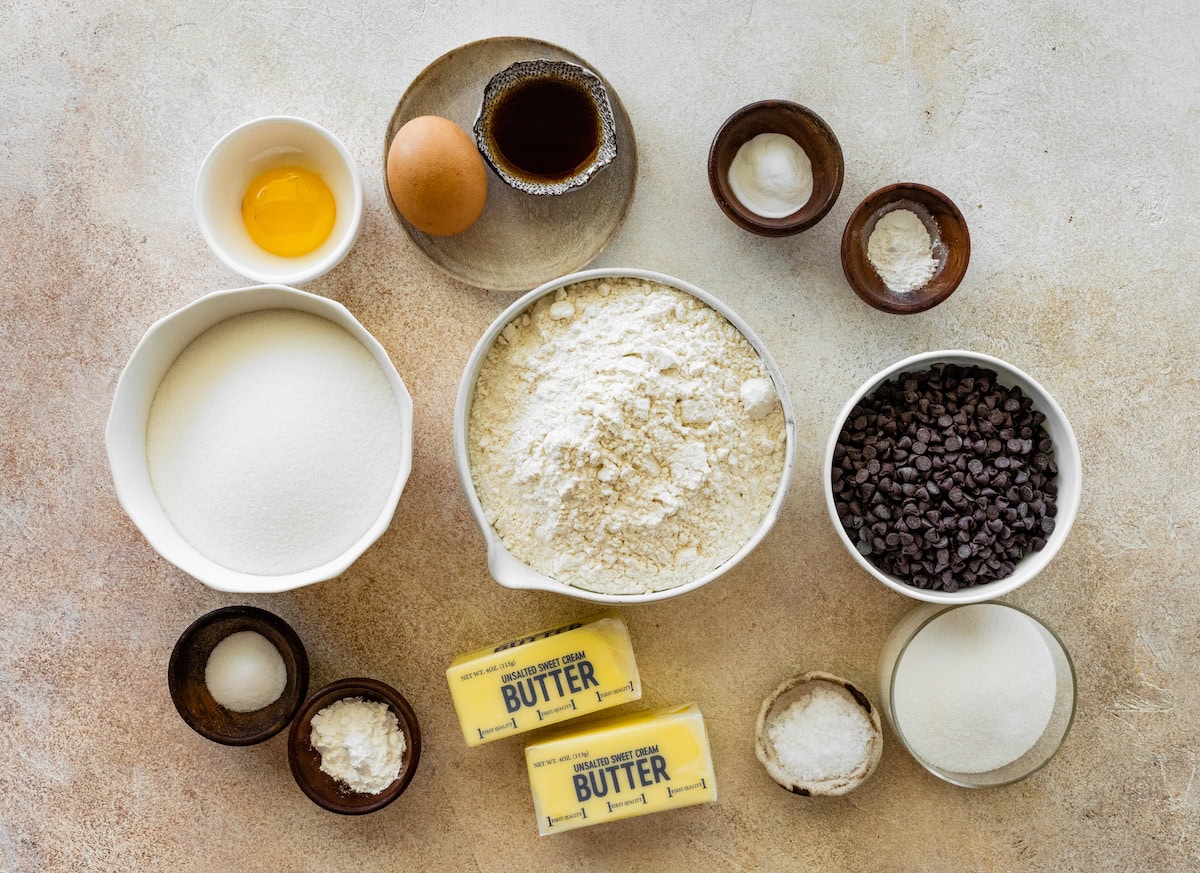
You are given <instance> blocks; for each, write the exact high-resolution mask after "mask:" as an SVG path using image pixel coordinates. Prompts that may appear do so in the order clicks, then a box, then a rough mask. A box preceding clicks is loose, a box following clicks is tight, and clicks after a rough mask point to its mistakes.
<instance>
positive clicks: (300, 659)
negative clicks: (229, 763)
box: [167, 606, 308, 746]
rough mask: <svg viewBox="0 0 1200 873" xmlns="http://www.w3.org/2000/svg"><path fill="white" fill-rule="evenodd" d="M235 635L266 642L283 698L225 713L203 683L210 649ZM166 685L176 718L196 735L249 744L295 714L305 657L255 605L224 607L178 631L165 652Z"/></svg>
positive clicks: (292, 637) (279, 623) (291, 635)
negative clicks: (278, 661)
mask: <svg viewBox="0 0 1200 873" xmlns="http://www.w3.org/2000/svg"><path fill="white" fill-rule="evenodd" d="M240 631H255V632H257V633H260V634H262V635H263V636H264V637H266V638H267V639H268V640H270V641H271V643H272V644H273V645H274V646H275V648H276V649H278V650H279V654H280V655H281V656H282V657H283V663H284V665H285V666H286V667H287V685H285V686H284V688H283V694H281V695H280V697H279V699H278V700H276V701H275V702H274V703H272V704H270V705H268V706H264V707H263V708H262V709H259V710H256V711H254V712H233V711H231V710H228V709H225V708H224V707H222V706H221V705H220V704H218V703H217V702H216V701H215V700H213V698H212V695H211V694H209V693H208V686H207V685H206V684H205V682H204V668H205V666H206V665H207V664H208V656H209V655H210V654H212V650H213V649H214V648H216V646H217V643H219V642H221V640H223V639H225V638H226V637H227V636H229V635H230V634H235V633H238V632H240ZM167 685H168V686H169V687H170V689H171V700H172V701H173V702H174V703H175V708H176V709H177V710H178V711H179V714H180V716H182V717H183V720H184V721H185V722H187V723H188V726H189V727H190V728H191V729H192V730H194V731H195V732H196V733H198V734H200V736H202V737H206V738H208V739H210V740H212V741H213V742H215V743H221V744H223V745H226V746H252V745H254V744H255V743H261V742H262V741H263V740H267V739H270V738H271V737H273V736H275V734H277V733H279V732H280V731H281V730H283V729H284V728H285V727H287V726H288V724H290V723H291V721H292V718H293V716H295V715H296V710H298V709H299V708H300V703H301V701H303V700H304V695H305V694H307V693H308V654H307V653H306V652H305V651H304V643H302V642H300V637H298V636H297V635H296V632H295V631H294V630H292V628H291V625H289V624H288V623H287V622H286V621H284V620H283V619H282V618H280V617H279V616H277V615H275V614H274V613H271V612H267V611H266V610H265V609H259V608H258V607H255V606H226V607H224V608H222V609H217V610H214V611H213V612H210V613H208V614H207V615H202V616H201V617H200V618H198V619H196V620H195V621H194V622H192V623H191V624H190V625H189V626H188V629H187V630H185V631H184V632H183V635H182V636H181V637H180V638H179V641H178V642H176V643H175V648H174V650H172V652H171V661H170V663H169V665H168V666H167Z"/></svg>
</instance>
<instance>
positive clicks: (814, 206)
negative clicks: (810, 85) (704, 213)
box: [708, 100, 845, 236]
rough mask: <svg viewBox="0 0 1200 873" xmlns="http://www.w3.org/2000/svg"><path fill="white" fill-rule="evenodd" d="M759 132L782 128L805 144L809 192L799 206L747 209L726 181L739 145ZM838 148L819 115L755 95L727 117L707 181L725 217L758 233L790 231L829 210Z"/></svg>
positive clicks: (841, 168) (836, 190) (838, 169)
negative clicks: (772, 213) (770, 213)
mask: <svg viewBox="0 0 1200 873" xmlns="http://www.w3.org/2000/svg"><path fill="white" fill-rule="evenodd" d="M760 133H782V134H785V135H786V136H790V137H791V138H792V139H793V140H795V141H796V143H797V144H798V145H799V146H800V147H801V148H802V149H804V152H805V154H807V155H808V158H809V160H810V161H811V162H812V174H813V191H812V196H811V197H809V198H808V202H807V203H805V204H804V205H803V206H802V207H800V209H798V210H796V211H795V212H793V213H792V214H791V215H785V216H784V217H783V218H764V217H763V216H761V215H756V214H755V213H753V212H751V211H750V210H749V209H747V208H746V207H745V206H743V205H742V203H741V201H740V200H738V198H737V195H736V194H734V193H733V189H732V188H731V187H730V185H729V166H730V164H732V163H733V159H734V156H736V155H737V153H738V149H740V148H741V147H742V146H743V145H745V144H746V143H747V142H749V141H750V140H752V139H754V137H756V136H758V135H759V134H760ZM844 174H845V164H844V162H843V160H842V147H841V145H840V144H839V143H838V138H837V137H836V136H835V135H834V133H833V130H832V129H830V127H829V125H828V124H826V123H825V122H824V120H823V119H822V118H821V116H819V115H817V113H815V112H813V111H812V110H811V109H809V108H808V107H806V106H801V105H800V104H799V103H792V102H790V101H788V100H760V101H759V102H757V103H751V104H749V105H747V106H743V107H742V108H741V109H739V110H738V111H737V112H735V113H733V115H731V116H729V118H728V119H726V121H725V123H724V124H722V125H721V127H720V129H719V130H718V131H717V135H716V136H715V137H714V138H713V141H712V146H711V147H710V148H709V151H708V184H709V186H710V187H711V188H712V193H713V197H714V198H715V199H716V201H717V205H718V206H720V207H721V211H722V212H724V213H725V214H726V215H727V216H728V217H729V220H730V221H732V222H733V223H734V224H736V225H737V226H738V227H740V228H742V229H743V230H748V231H750V232H751V233H756V234H758V235H759V236H791V235H792V234H795V233H799V232H800V231H802V230H808V229H809V228H810V227H812V226H813V225H815V224H816V223H817V222H818V221H820V220H821V219H822V218H824V217H825V216H826V214H828V212H829V210H830V209H832V208H833V204H834V203H835V202H837V198H838V194H840V193H841V191H842V178H843V176H844Z"/></svg>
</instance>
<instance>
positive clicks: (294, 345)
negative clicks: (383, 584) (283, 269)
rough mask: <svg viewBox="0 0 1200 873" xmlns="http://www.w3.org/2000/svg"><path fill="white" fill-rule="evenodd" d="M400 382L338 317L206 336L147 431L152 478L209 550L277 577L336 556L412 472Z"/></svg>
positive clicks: (182, 363) (177, 369)
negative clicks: (400, 477) (406, 469)
mask: <svg viewBox="0 0 1200 873" xmlns="http://www.w3.org/2000/svg"><path fill="white" fill-rule="evenodd" d="M400 442H401V440H400V408H399V405H398V404H397V402H396V396H395V394H394V392H393V391H392V386H391V383H390V382H389V381H388V377H387V374H385V373H384V371H383V368H382V367H381V366H380V365H379V362H378V361H376V360H375V358H374V357H372V355H371V353H370V352H369V351H367V349H366V348H365V347H364V346H363V345H362V343H360V342H359V341H358V340H357V339H355V338H354V337H353V336H351V335H350V334H349V333H348V332H347V331H345V330H343V329H342V328H341V327H339V326H338V325H336V324H334V323H333V322H331V321H329V320H327V319H324V318H320V317H319V316H316V315H310V314H309V313H306V312H298V311H296V310H290V309H273V310H264V311H262V312H252V313H249V314H246V315H239V316H236V317H234V318H230V319H228V320H227V321H223V322H221V323H220V324H218V325H216V326H215V327H213V328H211V329H209V330H207V331H205V332H204V333H203V334H201V335H200V336H199V337H197V338H196V339H195V340H194V341H193V342H192V343H191V345H189V346H188V347H187V348H186V349H184V350H183V352H182V354H180V355H179V357H178V358H177V359H176V360H175V362H174V363H173V364H172V365H171V368H170V369H169V370H168V371H167V373H166V375H165V376H164V377H163V380H162V382H161V383H160V384H159V387H158V393H157V394H156V395H155V397H154V403H153V405H152V406H151V408H150V419H149V422H148V424H147V426H146V463H147V466H148V469H149V473H150V481H151V483H152V484H153V486H154V491H155V494H157V496H158V499H159V502H160V503H161V504H162V508H163V511H164V512H165V513H166V515H167V518H169V519H170V521H171V523H172V524H173V525H174V526H175V529H176V530H177V531H179V534H180V536H182V537H183V538H184V539H185V540H186V541H187V542H188V543H189V544H191V546H192V547H193V548H195V549H196V550H197V551H198V552H200V553H201V554H203V555H205V556H206V557H208V558H210V559H211V560H212V561H214V562H216V563H217V564H220V565H221V566H223V567H227V568H229V569H231V570H237V571H240V572H243V573H252V574H255V575H263V576H273V575H281V574H286V573H295V572H299V571H302V570H309V569H312V568H313V567H319V566H320V565H322V564H324V563H326V562H327V561H331V560H333V559H334V558H336V557H338V556H339V555H341V554H342V553H343V552H345V551H346V550H347V549H349V548H350V547H351V546H352V545H354V543H356V542H357V541H358V540H359V538H361V537H362V536H363V535H364V534H365V533H366V532H367V530H368V529H369V528H370V527H371V525H372V524H373V523H374V522H375V520H376V519H377V518H378V517H379V514H380V512H382V511H383V507H384V505H385V504H386V502H387V499H388V495H389V494H390V493H391V490H392V485H393V484H394V482H395V479H396V473H397V472H398V470H399V467H400Z"/></svg>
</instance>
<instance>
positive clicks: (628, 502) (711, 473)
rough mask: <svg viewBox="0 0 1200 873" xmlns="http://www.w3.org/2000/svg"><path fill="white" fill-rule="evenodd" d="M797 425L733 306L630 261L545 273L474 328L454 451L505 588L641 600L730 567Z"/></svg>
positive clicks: (774, 484) (753, 538) (777, 476)
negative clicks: (546, 278) (549, 277)
mask: <svg viewBox="0 0 1200 873" xmlns="http://www.w3.org/2000/svg"><path fill="white" fill-rule="evenodd" d="M795 431H796V423H795V417H794V414H793V412H792V405H791V401H790V399H789V397H788V392H787V386H786V383H785V381H784V378H783V375H782V374H781V373H780V371H779V368H778V367H777V366H776V365H775V362H774V361H773V360H772V359H771V357H770V355H769V354H768V353H767V350H766V347H765V346H764V345H763V343H762V341H761V340H760V339H759V338H758V337H757V336H755V334H754V332H753V331H752V330H751V329H750V327H749V325H747V324H746V322H745V321H743V320H742V319H741V318H740V317H738V315H737V314H736V313H735V312H733V310H732V309H730V308H729V307H728V306H726V305H725V304H724V303H722V302H721V301H720V300H718V299H717V298H715V297H714V296H713V295H711V294H709V293H707V292H705V291H702V290H701V289H699V288H697V287H696V286H694V285H691V284H689V283H687V282H684V281H682V280H680V279H675V278H672V277H670V276H666V275H664V274H662V273H656V272H652V271H649V270H637V269H598V270H586V271H583V272H580V273H573V274H571V275H569V276H564V277H562V278H560V279H556V280H554V281H553V282H548V283H546V284H545V285H542V286H541V287H540V288H537V289H535V290H533V291H531V292H529V293H528V294H526V295H525V296H524V297H522V298H521V299H520V300H518V301H516V302H515V303H514V304H513V305H512V306H510V307H509V308H508V309H507V310H505V311H504V312H503V313H502V314H501V315H500V316H499V317H498V318H497V319H496V321H494V322H493V323H492V326H491V327H490V328H488V330H487V331H486V332H485V333H484V335H483V338H482V339H480V341H479V343H478V345H476V347H475V351H474V352H473V353H472V355H471V358H470V360H469V361H468V363H467V367H466V370H465V372H464V374H463V379H462V382H461V383H460V384H459V391H458V400H457V402H456V405H455V410H454V441H455V444H454V448H455V456H456V460H457V462H458V471H459V476H460V478H461V480H462V483H463V489H464V491H465V492H466V496H467V502H468V504H469V505H470V507H471V510H472V512H473V513H474V515H475V519H476V521H477V522H478V523H479V527H480V529H481V530H482V532H483V536H484V539H485V540H486V541H487V550H488V568H489V569H490V570H491V573H492V577H493V578H494V579H495V580H496V581H497V582H498V583H499V584H501V585H503V586H505V587H507V588H523V589H534V590H542V591H554V592H558V593H561V594H566V595H569V596H571V597H576V598H579V599H582V600H589V601H593V602H598V603H646V602H650V601H656V600H663V599H666V598H669V597H675V596H678V595H680V594H685V593H687V592H689V591H694V590H696V589H697V588H700V587H701V586H703V585H706V584H708V583H709V582H711V581H712V580H714V579H716V578H717V577H719V576H721V575H722V574H724V573H727V572H729V570H731V569H732V568H733V567H735V566H736V565H737V564H738V562H739V561H741V560H742V559H743V558H744V557H745V556H746V555H747V554H749V553H750V551H751V550H753V549H754V548H755V547H756V546H757V545H758V544H759V542H761V541H762V539H763V537H764V536H766V534H767V532H768V531H769V530H770V529H771V526H772V525H773V524H774V522H775V519H776V517H777V515H778V513H779V509H780V507H781V506H782V505H783V501H784V499H785V497H786V494H787V489H788V485H789V483H790V481H791V474H792V467H793V462H794V456H795V441H796V438H795Z"/></svg>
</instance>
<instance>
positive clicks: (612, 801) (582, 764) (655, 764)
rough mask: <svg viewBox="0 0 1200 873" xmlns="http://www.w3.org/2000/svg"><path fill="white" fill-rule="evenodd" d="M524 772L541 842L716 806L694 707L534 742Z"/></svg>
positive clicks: (699, 719) (614, 721)
mask: <svg viewBox="0 0 1200 873" xmlns="http://www.w3.org/2000/svg"><path fill="white" fill-rule="evenodd" d="M525 766H526V767H528V769H529V787H530V788H531V789H532V790H533V806H534V809H535V810H536V811H537V817H538V833H539V834H541V835H542V836H546V834H556V833H559V832H560V831H569V830H574V829H575V828H583V827H587V826H588V825H594V824H600V823H601V822H606V821H616V820H617V819H622V818H631V817H632V816H635V815H646V814H648V813H651V812H662V811H663V810H665V809H676V808H678V807H681V806H694V805H695V804H698V803H709V802H711V801H714V800H716V799H717V783H716V780H715V778H714V776H713V766H712V753H711V752H710V750H709V747H708V734H707V733H706V732H705V730H704V716H702V715H701V714H700V709H699V707H697V706H696V704H694V703H689V704H687V705H685V706H675V707H669V708H667V709H657V710H652V711H650V712H643V713H638V714H636V715H632V716H625V717H623V718H615V719H609V720H606V721H602V722H597V723H596V724H594V725H591V726H589V727H586V728H584V729H582V730H577V731H573V732H571V733H562V734H559V735H557V736H554V737H551V738H548V739H544V740H535V741H534V742H532V743H530V744H529V745H528V746H526V747H525Z"/></svg>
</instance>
